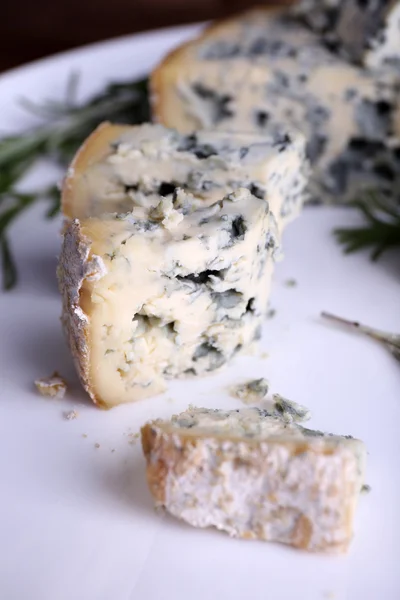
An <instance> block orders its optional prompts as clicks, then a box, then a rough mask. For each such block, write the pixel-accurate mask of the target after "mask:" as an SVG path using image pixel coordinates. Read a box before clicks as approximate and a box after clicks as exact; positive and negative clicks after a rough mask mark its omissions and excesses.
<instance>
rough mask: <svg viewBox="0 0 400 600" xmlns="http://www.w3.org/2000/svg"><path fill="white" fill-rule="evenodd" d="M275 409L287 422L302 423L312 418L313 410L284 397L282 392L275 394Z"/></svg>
mask: <svg viewBox="0 0 400 600" xmlns="http://www.w3.org/2000/svg"><path fill="white" fill-rule="evenodd" d="M273 400H274V409H275V411H276V412H277V413H278V414H279V416H280V417H281V418H282V419H283V420H284V421H285V422H286V423H301V422H302V421H308V420H309V419H311V412H310V411H309V410H308V408H306V407H305V406H302V405H301V404H297V402H293V401H292V400H288V399H287V398H283V396H281V395H280V394H274V395H273Z"/></svg>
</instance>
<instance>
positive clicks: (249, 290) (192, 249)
mask: <svg viewBox="0 0 400 600" xmlns="http://www.w3.org/2000/svg"><path fill="white" fill-rule="evenodd" d="M114 132H115V130H114V129H113V127H112V126H109V125H105V126H102V127H101V128H99V130H98V131H97V132H95V134H94V135H93V136H91V138H89V140H88V142H87V143H86V144H85V145H84V147H83V149H82V150H81V151H80V153H78V157H77V158H76V159H75V161H74V163H73V168H72V169H71V170H70V172H69V174H68V177H67V179H66V182H65V186H64V196H63V206H64V213H65V215H66V216H67V217H68V218H69V222H68V223H67V226H66V232H65V236H64V243H63V249H62V253H61V257H60V266H59V273H58V274H59V280H60V289H61V293H62V296H63V322H64V327H65V331H66V334H67V339H68V341H69V345H70V347H71V350H72V354H73V356H74V359H75V362H76V365H77V370H78V373H79V375H80V377H81V380H82V382H83V385H84V387H85V389H86V390H87V391H88V392H89V394H90V395H91V397H92V399H93V400H94V401H95V402H97V403H98V404H101V405H102V406H106V407H111V406H114V405H116V404H120V403H122V402H129V401H132V400H138V399H140V398H144V397H147V396H150V395H154V394H157V393H160V392H162V391H164V389H165V387H166V381H167V380H168V379H170V378H172V377H182V376H188V375H200V374H206V373H209V372H212V371H214V370H216V369H218V368H220V367H222V366H223V365H224V364H226V363H227V362H228V361H229V360H230V359H231V358H232V357H233V356H235V355H236V354H237V353H238V352H239V351H241V350H242V349H246V348H247V347H248V346H249V345H250V344H251V343H252V342H253V341H254V340H255V339H257V338H259V336H260V329H261V324H262V322H263V320H264V318H265V312H266V310H267V302H268V296H269V290H270V282H271V276H272V270H273V263H274V257H275V254H276V252H277V251H278V248H279V244H280V234H281V230H282V227H283V225H284V223H286V221H287V220H288V219H289V218H293V216H294V215H295V214H296V213H297V211H298V210H299V208H300V205H301V201H302V194H303V188H304V185H305V182H306V172H307V166H306V161H305V157H304V141H303V140H302V138H301V137H296V136H292V137H290V136H289V134H285V136H284V137H283V138H282V137H281V136H280V135H277V136H270V137H268V136H259V135H256V136H252V135H247V136H244V135H232V136H230V135H229V134H226V133H223V134H220V133H219V132H218V133H216V134H213V133H212V132H201V133H199V134H196V136H194V135H190V136H181V135H179V134H178V133H176V132H174V131H169V130H166V129H165V128H163V127H161V126H151V125H143V126H140V127H126V128H124V129H123V130H121V128H118V129H117V131H116V133H117V135H116V136H114ZM97 135H98V136H99V137H100V143H99V138H98V137H97ZM105 140H106V141H105ZM90 147H93V153H91V152H90ZM205 183H207V185H204V184H205ZM271 205H272V206H274V207H275V208H276V210H277V211H278V213H277V218H275V215H274V213H273V212H272V211H271V210H270V206H271ZM71 217H72V220H71ZM74 217H79V218H74Z"/></svg>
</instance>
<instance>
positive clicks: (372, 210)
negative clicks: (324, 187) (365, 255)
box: [334, 191, 400, 260]
mask: <svg viewBox="0 0 400 600" xmlns="http://www.w3.org/2000/svg"><path fill="white" fill-rule="evenodd" d="M352 204H353V206H355V207H356V208H358V209H359V210H360V211H361V213H362V214H363V215H364V217H365V220H366V224H365V226H363V227H354V228H347V229H344V228H343V229H336V230H335V231H334V233H335V235H336V238H337V239H338V241H339V243H340V244H343V246H344V251H345V252H346V253H350V252H356V251H357V250H362V249H364V248H372V252H371V259H372V260H377V259H378V258H379V257H380V256H381V254H382V253H383V252H385V251H386V250H388V249H389V248H393V247H394V246H400V203H399V202H398V200H397V201H396V200H395V199H393V198H388V197H385V196H383V195H382V194H380V193H378V192H372V191H371V192H368V193H366V194H365V197H364V198H363V199H360V200H357V201H355V202H353V203H352Z"/></svg>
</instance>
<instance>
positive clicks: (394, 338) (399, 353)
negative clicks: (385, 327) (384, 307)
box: [321, 312, 400, 361]
mask: <svg viewBox="0 0 400 600" xmlns="http://www.w3.org/2000/svg"><path fill="white" fill-rule="evenodd" d="M321 317H323V318H324V319H329V320H330V321H333V322H335V323H338V324H341V325H344V326H345V327H348V328H351V329H355V330H356V331H359V332H360V333H363V334H365V335H367V336H369V337H370V338H372V339H374V340H377V341H378V342H380V343H381V344H383V345H384V346H385V347H386V348H387V350H389V352H390V353H391V354H392V355H393V356H394V357H395V358H396V359H397V360H399V361H400V335H397V334H394V333H388V332H385V331H380V330H379V329H374V328H373V327H368V325H363V324H362V323H359V322H358V321H350V320H348V319H343V318H342V317H337V316H336V315H332V314H331V313H328V312H322V313H321Z"/></svg>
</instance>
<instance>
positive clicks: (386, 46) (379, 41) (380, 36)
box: [293, 0, 400, 71]
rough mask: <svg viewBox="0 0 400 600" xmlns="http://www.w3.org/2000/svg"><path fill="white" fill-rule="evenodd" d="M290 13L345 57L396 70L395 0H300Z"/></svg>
mask: <svg viewBox="0 0 400 600" xmlns="http://www.w3.org/2000/svg"><path fill="white" fill-rule="evenodd" d="M293 14H295V15H296V16H297V17H299V18H300V19H302V20H303V21H304V22H305V24H306V25H307V26H309V27H311V29H313V30H314V31H316V32H317V33H319V34H320V35H321V36H322V39H323V40H324V43H326V44H327V46H328V47H329V48H331V49H332V50H333V51H335V52H338V53H341V54H342V55H343V56H344V57H345V58H347V59H349V60H351V61H353V62H355V63H358V64H362V65H365V66H367V67H370V68H374V69H378V68H394V69H397V71H400V2H399V1H398V0H365V1H363V2H360V0H302V1H301V2H300V3H299V5H298V6H296V7H295V8H294V9H293Z"/></svg>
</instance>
